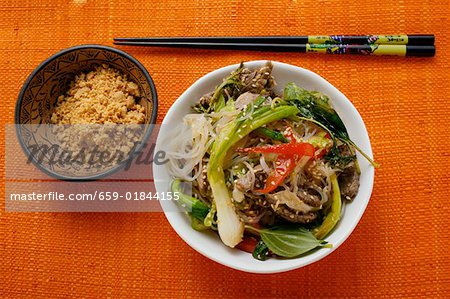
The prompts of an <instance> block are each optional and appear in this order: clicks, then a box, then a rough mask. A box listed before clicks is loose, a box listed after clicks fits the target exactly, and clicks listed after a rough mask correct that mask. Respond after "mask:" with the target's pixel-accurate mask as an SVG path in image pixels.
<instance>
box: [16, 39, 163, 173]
mask: <svg viewBox="0 0 450 299" xmlns="http://www.w3.org/2000/svg"><path fill="white" fill-rule="evenodd" d="M81 49H100V50H105V51H109V52H113V53H116V54H118V55H120V56H122V57H125V58H126V59H128V60H130V61H131V62H132V63H134V64H135V65H136V66H137V67H138V68H139V70H140V71H141V72H142V73H143V74H144V76H145V79H146V80H147V82H148V83H149V85H150V91H151V93H152V105H153V109H152V115H151V117H150V123H149V124H148V125H149V128H148V129H147V131H146V133H145V135H144V136H143V138H142V140H141V143H140V144H139V145H138V146H137V147H136V149H135V150H134V152H133V153H131V155H129V157H128V158H127V159H125V160H124V161H122V162H120V163H119V164H118V165H116V166H114V167H113V168H111V169H109V170H107V171H105V172H102V173H99V174H95V175H91V176H85V177H70V176H66V175H61V174H58V173H56V172H53V171H51V170H49V169H47V168H46V167H43V166H42V165H41V164H40V163H39V162H38V161H35V159H34V158H33V159H31V161H32V162H33V164H34V165H35V166H36V167H37V168H39V169H40V170H41V171H42V172H44V173H45V174H47V175H49V176H51V177H53V178H56V179H58V180H63V181H93V180H98V179H102V178H105V177H107V176H110V175H111V174H113V173H115V172H117V171H119V170H121V169H122V168H123V167H125V165H126V164H127V162H129V161H130V160H133V159H134V158H135V157H136V156H137V155H138V154H139V153H140V152H141V151H142V150H143V149H144V145H145V142H146V141H147V140H148V139H149V138H150V135H151V134H152V131H153V128H154V125H155V123H156V118H157V116H158V94H157V92H156V86H155V83H154V81H153V79H152V77H151V76H150V73H149V72H148V70H147V69H146V68H145V67H144V65H143V64H142V63H141V62H139V61H138V60H137V59H136V58H134V57H133V56H131V55H130V54H128V53H126V52H125V51H123V50H119V49H116V48H113V47H110V46H105V45H98V44H82V45H77V46H73V47H69V48H65V49H63V50H60V51H58V52H56V53H54V54H52V55H51V56H49V57H48V58H46V59H45V60H44V61H42V62H41V63H40V64H39V65H38V66H37V67H36V68H35V69H34V70H33V71H32V72H31V73H30V75H28V77H27V79H26V80H25V81H24V83H23V85H22V87H21V89H20V92H19V95H18V97H17V101H16V105H15V111H14V124H15V126H16V136H17V139H18V140H19V144H20V146H21V147H22V150H23V151H24V152H25V155H26V156H27V157H30V154H31V153H30V151H29V149H28V147H27V146H26V145H25V143H24V141H23V138H22V133H21V130H19V127H20V125H23V124H20V123H19V116H20V107H21V106H22V102H23V96H24V94H25V91H26V89H27V88H28V85H29V84H30V82H31V80H32V79H33V78H34V76H35V75H36V74H37V73H38V72H40V71H41V70H42V69H43V68H44V67H46V66H47V65H48V64H49V63H50V62H52V61H53V60H54V59H56V58H58V57H60V56H62V55H65V54H67V53H70V52H73V51H76V50H81Z"/></svg>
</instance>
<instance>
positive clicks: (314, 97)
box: [284, 83, 379, 167]
mask: <svg viewBox="0 0 450 299" xmlns="http://www.w3.org/2000/svg"><path fill="white" fill-rule="evenodd" d="M284 99H285V100H286V101H289V102H292V103H293V104H294V105H295V106H296V107H297V108H298V110H299V111H300V113H299V116H301V117H303V118H306V119H310V120H314V121H315V122H318V123H320V125H321V126H322V127H325V128H326V129H327V131H328V132H329V133H330V135H331V136H332V138H333V141H334V146H333V149H332V151H331V156H329V159H330V161H331V162H332V163H335V164H338V163H342V164H345V163H348V162H349V160H348V159H342V158H343V156H342V155H341V154H340V152H339V150H338V149H337V145H336V141H335V139H336V138H338V139H339V140H341V141H342V142H343V143H345V144H347V145H351V146H353V147H354V148H355V149H356V150H357V151H359V152H360V153H361V155H363V156H364V158H366V159H367V161H369V163H370V164H372V165H373V166H374V167H378V166H379V165H378V164H377V163H375V162H374V161H373V160H372V159H371V158H370V157H369V156H368V155H367V154H366V153H364V152H363V151H362V150H361V149H360V148H359V147H358V146H357V145H356V144H355V143H354V142H353V141H352V140H351V139H350V137H349V135H348V132H347V129H346V128H345V125H344V122H343V121H342V119H341V118H340V117H339V115H338V114H337V112H336V111H335V110H334V109H333V107H331V105H330V103H329V100H328V97H327V96H325V95H323V94H321V93H319V92H315V91H308V90H306V89H303V88H300V87H298V86H297V85H295V83H288V84H287V85H286V87H285V88H284ZM350 162H351V161H350Z"/></svg>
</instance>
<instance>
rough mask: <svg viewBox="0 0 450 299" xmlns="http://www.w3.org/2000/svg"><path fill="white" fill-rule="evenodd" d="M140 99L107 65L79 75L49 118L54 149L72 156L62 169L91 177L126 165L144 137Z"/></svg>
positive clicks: (127, 82) (126, 82) (134, 85)
mask: <svg viewBox="0 0 450 299" xmlns="http://www.w3.org/2000/svg"><path fill="white" fill-rule="evenodd" d="M138 97H140V92H139V89H138V86H137V85H136V83H133V82H131V81H128V79H127V77H126V76H124V75H122V74H121V73H120V72H119V71H117V70H115V69H112V68H109V67H108V66H107V65H102V66H100V67H97V68H96V69H95V70H94V71H91V72H89V73H87V74H86V73H82V74H80V75H78V76H77V77H76V78H75V81H74V82H72V83H71V87H70V89H69V91H68V92H67V93H66V95H61V96H59V98H58V102H57V103H56V106H55V109H54V111H53V114H52V116H51V123H52V124H54V125H55V126H53V127H52V131H53V134H54V139H55V143H56V144H59V146H60V149H61V150H64V151H66V152H68V153H70V159H64V161H63V162H62V163H63V164H66V165H65V166H67V165H69V164H70V165H72V166H74V167H75V166H76V169H77V170H80V171H81V170H82V171H84V172H85V173H86V172H92V173H95V172H96V171H98V170H100V169H105V168H109V167H111V166H114V165H116V164H117V163H119V162H121V161H122V160H124V159H125V158H126V157H127V156H128V155H129V153H130V152H131V151H132V149H133V148H134V147H135V145H136V144H137V143H138V142H140V140H141V139H142V136H143V132H144V126H143V125H141V124H144V122H145V114H144V113H145V107H142V106H141V105H139V104H137V103H136V99H137V98H138ZM74 157H81V159H78V158H77V159H75V158H74Z"/></svg>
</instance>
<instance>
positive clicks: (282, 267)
mask: <svg viewBox="0 0 450 299" xmlns="http://www.w3.org/2000/svg"><path fill="white" fill-rule="evenodd" d="M268 61H271V62H272V63H273V65H274V66H276V65H280V66H284V67H288V68H291V69H292V68H295V69H297V70H298V71H302V72H304V73H305V74H307V75H308V76H311V77H313V78H314V80H318V81H322V82H323V83H325V84H327V85H328V86H329V87H330V88H331V89H332V90H333V91H334V92H336V93H337V94H340V97H342V99H343V100H344V102H345V105H346V106H347V108H348V109H350V110H351V111H352V113H353V114H354V116H356V117H357V118H358V121H360V123H361V127H360V129H361V130H362V132H363V133H364V135H365V137H367V147H368V148H367V149H366V154H367V155H368V156H369V157H373V152H372V145H371V143H370V138H369V134H368V131H367V128H366V125H365V123H364V121H363V119H362V117H361V115H360V114H359V112H358V110H357V109H356V108H355V106H354V105H353V103H352V102H351V101H350V100H349V99H348V98H347V97H346V96H345V95H344V94H343V93H342V92H341V91H340V90H338V89H337V88H336V87H335V86H334V85H333V84H331V83H330V82H329V81H328V80H326V79H325V78H323V77H322V76H320V75H319V74H317V73H315V72H313V71H310V70H308V69H305V68H302V67H299V66H296V65H292V64H288V63H283V62H279V61H275V60H252V61H245V62H244V64H246V65H249V64H251V65H260V64H263V63H267V62H268ZM238 66H239V64H232V65H227V66H224V67H220V68H218V69H215V70H213V71H211V72H209V73H207V74H205V75H203V76H202V77H201V78H199V79H197V80H196V81H195V82H194V83H193V84H192V85H191V86H189V87H188V88H187V89H186V90H185V91H184V92H183V93H182V94H181V95H180V96H179V97H178V99H177V100H176V101H175V102H174V103H173V104H172V106H171V107H170V108H169V110H168V112H167V114H166V116H165V117H164V120H163V122H162V124H163V125H164V124H165V122H166V119H167V118H168V116H169V115H171V114H172V113H173V112H174V111H175V109H176V108H175V107H176V106H177V105H180V103H182V102H184V101H186V99H185V98H186V96H187V95H188V94H189V93H190V92H192V90H194V89H196V88H199V87H200V86H201V84H202V83H203V81H205V80H207V79H209V78H210V77H214V76H216V75H217V74H220V73H221V72H224V71H226V70H228V71H232V70H233V68H237V67H238ZM218 83H219V82H218ZM177 102H178V104H177ZM158 138H159V136H158ZM157 144H158V141H157ZM157 147H158V146H157ZM153 168H154V167H153ZM153 173H154V176H155V183H157V181H158V178H157V177H156V176H157V173H158V171H155V169H154V171H153ZM367 176H368V182H369V184H368V186H367V188H365V190H366V194H367V195H366V196H365V198H363V201H362V202H361V204H360V211H359V212H358V214H357V215H355V217H354V219H353V221H352V223H351V225H350V226H349V227H348V228H347V229H346V230H345V231H344V232H343V233H342V234H341V235H340V238H339V240H338V241H337V242H333V247H332V248H330V249H328V250H327V251H324V253H323V254H321V255H317V256H315V257H313V258H311V259H310V260H307V261H303V262H297V263H294V262H293V263H290V264H287V265H286V264H284V265H280V266H278V267H273V266H272V268H270V269H264V268H263V267H262V268H260V267H257V268H250V267H245V266H244V265H242V264H237V263H234V264H233V263H229V262H227V260H226V259H220V258H217V257H215V256H214V255H212V254H209V253H208V251H206V250H204V247H202V246H200V245H199V244H197V243H195V242H192V240H190V238H189V236H188V235H187V234H186V235H185V234H184V233H183V231H182V229H181V228H179V227H178V224H177V223H175V221H177V220H176V217H178V214H180V213H175V212H171V211H167V210H166V209H165V205H166V204H168V203H166V202H160V204H161V207H162V209H163V211H164V215H165V217H166V219H167V221H168V222H169V223H170V225H171V227H172V229H173V230H174V231H175V232H176V233H177V235H178V236H179V237H180V238H181V239H182V240H183V241H184V242H185V243H187V244H188V245H189V246H190V247H191V248H193V249H194V250H195V251H197V252H198V253H200V254H201V255H203V256H205V257H207V258H208V259H210V260H212V261H214V262H217V263H219V264H221V265H224V266H226V267H229V268H232V269H236V270H240V271H244V272H248V273H256V274H272V273H281V272H287V271H291V270H295V269H299V268H302V267H305V266H307V265H310V264H312V263H314V262H317V261H319V260H321V259H323V258H325V257H327V256H328V255H329V254H331V253H332V252H333V251H335V250H336V249H337V248H338V247H340V246H341V245H342V244H343V243H344V242H345V241H346V240H347V239H348V237H349V236H350V235H351V234H352V232H353V231H354V230H355V228H356V226H357V225H358V223H359V222H360V220H361V218H362V216H363V215H364V213H365V211H366V209H367V206H368V204H369V202H370V198H371V195H372V191H373V185H374V178H375V170H374V168H373V167H369V169H368V171H367ZM156 190H157V191H159V192H160V191H162V190H158V187H157V189H156ZM184 216H185V215H183V217H184ZM224 246H225V245H224ZM296 259H297V260H298V259H302V257H298V258H295V259H292V261H294V260H296Z"/></svg>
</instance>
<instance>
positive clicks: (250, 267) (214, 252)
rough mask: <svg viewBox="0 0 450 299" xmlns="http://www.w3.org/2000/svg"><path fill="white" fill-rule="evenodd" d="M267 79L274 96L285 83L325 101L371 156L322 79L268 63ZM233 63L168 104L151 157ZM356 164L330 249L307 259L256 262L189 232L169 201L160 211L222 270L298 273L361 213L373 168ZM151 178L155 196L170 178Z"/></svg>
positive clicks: (161, 169)
mask: <svg viewBox="0 0 450 299" xmlns="http://www.w3.org/2000/svg"><path fill="white" fill-rule="evenodd" d="M265 63H266V61H261V60H259V61H251V62H246V63H245V66H246V67H249V68H258V67H261V66H263V65H264V64H265ZM272 63H273V76H274V78H275V81H276V82H277V88H278V89H279V91H281V90H282V89H283V87H284V86H285V85H286V84H287V83H289V82H295V83H296V84H297V85H299V86H300V87H303V88H305V89H309V90H317V91H320V92H322V93H324V94H326V95H328V96H329V98H330V101H331V104H332V106H333V107H334V108H335V109H336V111H337V113H338V114H339V116H340V117H341V118H342V120H343V122H344V124H345V126H346V127H347V130H348V132H349V134H350V137H351V139H352V140H353V141H354V142H355V143H356V144H357V145H358V146H359V147H360V148H361V149H362V150H363V151H364V152H366V153H367V154H368V155H369V156H370V157H372V148H371V146H370V141H369V136H368V134H367V130H366V126H365V125H364V122H363V120H362V118H361V116H360V115H359V113H358V111H357V110H356V108H355V107H354V106H353V105H352V103H351V102H350V101H349V100H348V99H347V98H346V97H345V96H344V95H343V94H342V93H341V92H340V91H339V90H337V88H336V87H334V86H333V85H331V84H330V83H329V82H328V81H327V80H325V79H324V78H322V77H320V76H319V75H317V74H316V73H313V72H311V71H309V70H306V69H303V68H300V67H296V66H293V65H289V64H285V63H280V62H275V61H273V62H272ZM238 66H239V64H235V65H230V66H226V67H223V68H220V69H218V70H215V71H213V72H211V73H209V74H207V75H205V76H203V77H202V78H200V79H199V80H197V81H196V82H195V83H194V84H193V85H192V86H191V87H189V88H188V89H187V90H186V91H185V92H184V93H183V94H182V95H181V96H180V97H179V98H178V100H177V101H176V102H175V103H174V104H173V105H172V107H171V108H170V109H169V111H168V112H167V115H166V117H165V118H164V121H163V126H162V128H161V131H160V133H159V135H158V140H157V144H156V148H155V152H157V151H158V149H160V148H161V140H162V139H163V138H162V137H164V136H167V134H168V133H169V130H170V129H171V128H173V127H174V126H175V125H177V124H178V123H179V122H180V121H181V119H182V118H183V116H184V115H186V114H188V113H190V112H191V106H192V105H193V104H194V103H196V102H197V101H198V100H199V99H200V98H201V96H202V95H204V94H206V93H208V92H210V91H212V90H213V89H214V88H215V87H216V86H217V85H219V84H220V83H221V82H222V79H223V78H224V77H226V76H227V75H228V74H229V73H230V72H232V71H234V70H235V69H236V68H237V67H238ZM358 161H359V163H360V167H361V181H360V188H359V192H358V195H357V196H356V198H355V199H354V200H353V202H352V203H349V204H346V205H345V215H343V217H342V219H341V220H340V221H339V223H338V225H337V226H336V228H335V229H334V230H333V231H332V233H331V234H330V235H328V236H327V237H326V238H325V240H326V241H328V242H329V243H331V244H333V247H332V248H331V249H328V248H322V249H319V250H316V251H313V252H311V253H310V254H307V255H304V256H301V257H298V258H293V259H277V258H269V259H267V260H266V261H259V260H256V259H254V258H253V257H252V255H251V254H249V253H246V252H243V251H240V250H238V249H232V248H229V247H227V246H225V245H224V244H223V243H222V242H221V241H220V238H219V236H218V235H216V234H214V233H205V232H198V231H195V230H193V229H192V228H191V225H190V220H189V219H188V217H187V216H186V215H185V214H183V213H180V212H173V211H174V209H175V207H174V206H175V205H176V203H175V202H173V201H161V206H162V208H163V210H164V213H165V215H166V217H167V220H168V221H169V223H170V224H171V225H172V227H173V229H174V230H175V231H176V232H177V234H178V235H179V236H180V237H181V238H182V239H183V240H184V241H185V242H186V243H187V244H189V246H191V247H192V248H194V249H195V250H196V251H198V252H199V253H201V254H203V255H204V256H206V257H208V258H210V259H212V260H213V261H216V262H218V263H220V264H222V265H225V266H228V267H230V268H234V269H237V270H241V271H245V272H252V273H277V272H283V271H289V270H293V269H297V268H301V267H303V266H306V265H308V264H311V263H313V262H316V261H318V260H320V259H322V258H324V257H325V256H327V255H329V254H330V253H331V252H333V251H334V250H336V249H337V248H338V247H339V246H340V245H341V244H342V243H343V242H344V241H345V240H346V239H347V238H348V236H349V235H350V234H351V233H352V231H353V230H354V228H355V227H356V225H357V224H358V222H359V220H360V219H361V217H362V215H363V213H364V210H365V209H366V207H367V204H368V202H369V199H370V195H371V193H372V186H373V181H374V169H373V167H372V166H371V165H370V164H369V163H368V162H367V160H365V159H364V158H363V157H362V156H361V155H359V154H358ZM153 170H154V177H155V185H156V190H157V192H166V191H169V183H168V182H169V181H170V176H169V174H168V172H167V169H166V168H165V166H158V167H155V166H154V169H153Z"/></svg>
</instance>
